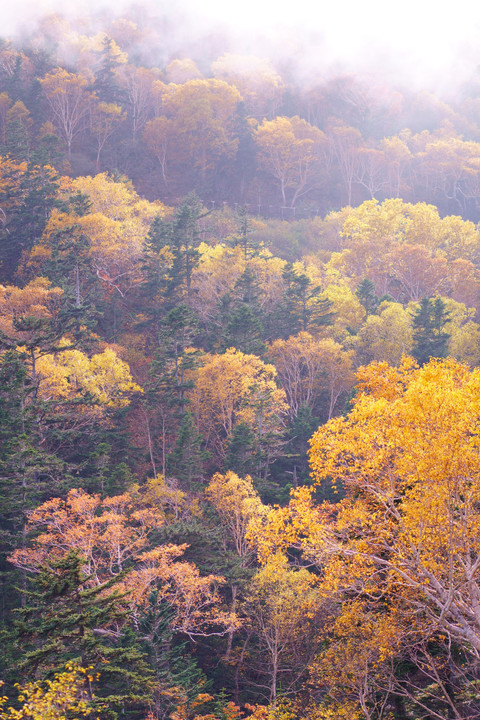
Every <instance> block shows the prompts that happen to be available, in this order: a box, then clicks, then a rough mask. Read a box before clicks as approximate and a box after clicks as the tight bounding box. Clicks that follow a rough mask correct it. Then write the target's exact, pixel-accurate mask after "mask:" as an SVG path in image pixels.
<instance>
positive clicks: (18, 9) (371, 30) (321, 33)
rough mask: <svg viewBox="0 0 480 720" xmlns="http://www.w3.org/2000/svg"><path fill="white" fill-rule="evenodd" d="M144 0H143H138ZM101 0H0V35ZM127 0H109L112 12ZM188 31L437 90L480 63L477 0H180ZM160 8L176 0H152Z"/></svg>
mask: <svg viewBox="0 0 480 720" xmlns="http://www.w3.org/2000/svg"><path fill="white" fill-rule="evenodd" d="M141 2H142V0H140V3H141ZM102 4H103V5H108V4H109V3H108V2H105V0H63V2H59V0H35V2H32V0H12V1H11V2H10V1H9V0H0V21H1V25H0V26H1V27H2V30H1V31H0V34H2V35H9V34H11V33H12V32H13V31H14V28H15V27H17V26H18V25H19V24H22V23H23V22H25V21H26V20H27V21H28V19H30V18H32V17H34V16H38V15H40V14H43V13H44V12H48V11H52V10H55V9H57V10H60V11H61V12H65V13H68V12H72V13H73V12H74V13H75V14H77V13H79V11H80V12H81V11H82V8H85V10H88V8H98V7H99V6H100V5H102ZM122 4H123V6H128V5H130V4H132V0H110V5H111V7H113V8H114V9H115V11H117V10H118V9H119V8H121V7H122ZM180 5H182V6H183V7H185V8H186V9H187V11H188V12H187V17H188V18H190V22H189V23H188V26H185V27H184V28H183V31H184V32H185V33H190V34H191V35H192V36H194V35H195V34H196V33H197V34H199V35H200V34H204V33H206V32H208V31H209V30H210V29H211V30H212V32H220V33H221V32H225V33H228V34H229V35H230V36H231V37H232V38H233V40H234V43H235V44H234V47H232V50H234V51H235V52H242V51H243V52H251V53H256V54H263V55H275V54H279V53H284V54H285V55H287V54H289V55H291V56H292V57H294V58H295V62H296V64H297V66H298V68H299V71H300V72H303V73H304V74H305V75H306V76H308V73H309V72H310V71H311V69H314V70H315V71H316V72H318V68H319V66H325V65H326V64H329V65H338V66H339V68H340V69H349V70H358V71H365V70H368V71H376V72H383V73H385V72H386V73H394V72H395V73H399V74H400V75H401V76H402V77H405V78H410V79H411V80H412V82H413V83H414V84H415V85H424V84H427V83H428V84H429V85H430V86H431V87H432V89H436V90H441V89H442V87H443V86H446V87H448V86H449V85H451V84H454V83H455V82H456V81H458V79H460V78H461V79H462V80H468V77H469V75H472V74H473V73H474V72H475V69H476V68H477V67H478V66H479V65H480V43H478V37H479V30H480V3H475V2H472V0H456V2H454V3H448V5H447V4H442V3H441V2H439V1H438V0H436V1H435V2H434V1H433V0H402V1H401V2H392V0H362V2H359V1H358V0H329V1H328V2H325V0H323V1H322V0H314V1H312V0H289V1H288V2H287V1H286V0H280V1H279V0H275V1H273V0H237V1H236V2H233V1H232V0H181V1H180ZM151 6H152V8H156V9H158V11H159V12H165V11H168V8H172V7H175V8H178V6H179V2H178V0H177V2H175V0H168V1H167V0H154V1H153V2H152V3H151Z"/></svg>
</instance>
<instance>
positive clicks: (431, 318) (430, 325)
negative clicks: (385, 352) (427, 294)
mask: <svg viewBox="0 0 480 720" xmlns="http://www.w3.org/2000/svg"><path fill="white" fill-rule="evenodd" d="M445 308H446V306H445V302H444V301H443V300H442V298H439V297H437V298H435V300H432V299H431V298H422V300H421V302H420V307H419V308H418V309H417V310H416V312H415V314H414V316H413V320H412V324H413V340H414V346H413V348H412V355H413V357H414V358H415V359H416V360H417V362H418V363H419V364H420V365H424V364H425V363H426V362H428V361H429V359H430V358H431V357H433V358H444V357H446V356H447V354H448V340H449V338H450V335H449V334H448V333H446V332H445V330H444V328H445V324H446V323H447V322H448V319H449V313H448V311H447V310H446V309H445Z"/></svg>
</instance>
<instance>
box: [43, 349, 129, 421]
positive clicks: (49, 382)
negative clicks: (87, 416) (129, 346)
mask: <svg viewBox="0 0 480 720" xmlns="http://www.w3.org/2000/svg"><path fill="white" fill-rule="evenodd" d="M65 344H67V343H65ZM37 373H38V375H39V378H40V387H39V394H40V396H41V397H42V398H43V399H44V400H47V399H51V398H55V399H59V398H74V397H78V396H81V395H83V396H86V395H88V396H90V397H91V399H92V401H93V402H94V403H95V404H97V405H100V406H102V405H104V406H107V407H111V408H119V407H124V406H125V405H128V404H129V402H130V397H131V394H132V393H133V392H142V388H141V387H140V386H139V385H137V384H136V383H134V382H133V379H132V376H131V374H130V369H129V367H128V365H127V363H126V362H124V361H123V360H121V359H120V358H119V357H118V356H117V355H116V353H115V352H114V350H112V349H111V348H106V349H105V350H104V351H103V352H102V353H97V354H95V355H93V356H92V357H91V358H89V357H88V356H87V355H85V354H84V353H83V352H81V350H64V351H60V352H58V353H55V354H50V355H44V356H43V357H41V358H40V359H39V360H38V361H37Z"/></svg>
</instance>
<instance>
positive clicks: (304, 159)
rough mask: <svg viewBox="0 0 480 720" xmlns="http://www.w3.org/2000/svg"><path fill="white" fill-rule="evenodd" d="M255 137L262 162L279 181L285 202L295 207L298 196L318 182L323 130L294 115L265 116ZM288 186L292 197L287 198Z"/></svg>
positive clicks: (323, 142)
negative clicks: (268, 118)
mask: <svg viewBox="0 0 480 720" xmlns="http://www.w3.org/2000/svg"><path fill="white" fill-rule="evenodd" d="M255 137H256V142H257V145H258V148H259V153H260V164H261V166H262V167H263V169H264V170H265V171H266V172H267V173H268V174H269V175H272V176H273V177H274V178H275V180H277V182H278V183H279V184H280V191H281V194H282V202H283V205H284V206H285V207H286V206H287V204H288V207H295V203H296V201H297V200H298V198H300V197H302V196H303V195H305V194H306V193H308V192H309V191H310V190H312V188H313V187H314V186H315V184H316V183H317V182H318V178H319V176H320V173H321V162H322V160H323V161H324V148H325V144H326V140H325V136H324V134H323V133H322V131H321V130H319V129H318V128H316V127H314V126H313V125H309V123H307V122H306V121H305V120H303V119H301V118H299V117H298V116H295V117H293V118H287V117H277V118H275V119H274V120H264V121H263V123H262V124H261V125H260V126H259V127H258V128H257V129H256V131H255ZM289 190H290V191H291V197H290V198H289V199H288V201H287V191H289Z"/></svg>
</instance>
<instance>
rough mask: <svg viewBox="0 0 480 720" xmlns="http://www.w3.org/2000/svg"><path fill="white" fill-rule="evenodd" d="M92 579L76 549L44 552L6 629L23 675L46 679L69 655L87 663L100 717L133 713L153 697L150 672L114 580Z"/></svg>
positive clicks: (107, 719) (122, 597)
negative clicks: (49, 555)
mask: <svg viewBox="0 0 480 720" xmlns="http://www.w3.org/2000/svg"><path fill="white" fill-rule="evenodd" d="M122 577H123V576H122V575H117V576H115V577H114V578H112V579H111V580H109V581H107V582H104V583H101V584H100V585H94V586H93V587H92V586H91V584H90V583H89V580H90V578H89V576H88V573H87V572H86V567H85V562H84V560H83V558H82V557H81V555H80V554H79V553H78V551H76V550H74V551H70V552H69V553H68V554H66V555H65V556H63V557H60V558H52V559H50V561H49V563H48V565H45V566H44V567H43V568H41V572H40V574H39V575H37V576H36V578H35V583H34V588H35V589H34V590H32V591H30V592H29V593H28V595H27V604H26V607H24V608H22V609H20V610H18V611H17V612H16V615H17V618H16V622H15V626H14V629H13V631H12V639H14V640H16V642H17V648H18V652H19V657H18V658H17V663H16V666H17V669H18V670H19V671H20V673H21V675H22V677H23V678H24V679H30V678H33V677H35V678H37V679H38V678H44V679H49V678H51V677H53V676H54V675H55V673H58V672H59V671H61V670H62V669H63V668H64V667H65V664H66V663H67V662H68V661H74V662H77V663H78V664H79V665H81V666H82V667H85V668H90V671H91V672H90V677H91V678H92V679H91V680H90V681H89V683H88V687H87V691H88V693H89V696H90V700H91V701H92V704H93V706H94V707H95V709H96V712H97V714H98V716H99V717H100V718H102V720H103V719H105V720H109V719H110V718H112V719H113V718H116V717H117V716H118V713H119V712H120V713H121V714H122V716H124V715H126V716H127V717H128V716H129V715H130V714H131V713H134V714H135V713H137V712H138V711H139V710H140V709H141V708H145V706H146V705H147V704H148V703H149V701H150V699H151V697H152V672H151V670H150V668H149V666H148V662H147V659H146V654H145V652H144V651H143V650H142V648H141V645H140V642H139V640H138V639H137V637H136V635H135V633H134V631H133V629H132V628H131V627H129V626H128V618H127V614H126V611H125V610H124V609H123V605H124V604H123V605H122V600H123V599H124V598H125V596H124V595H122V594H120V593H119V592H118V591H117V590H116V588H115V585H116V584H117V583H118V581H119V580H120V579H122Z"/></svg>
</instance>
